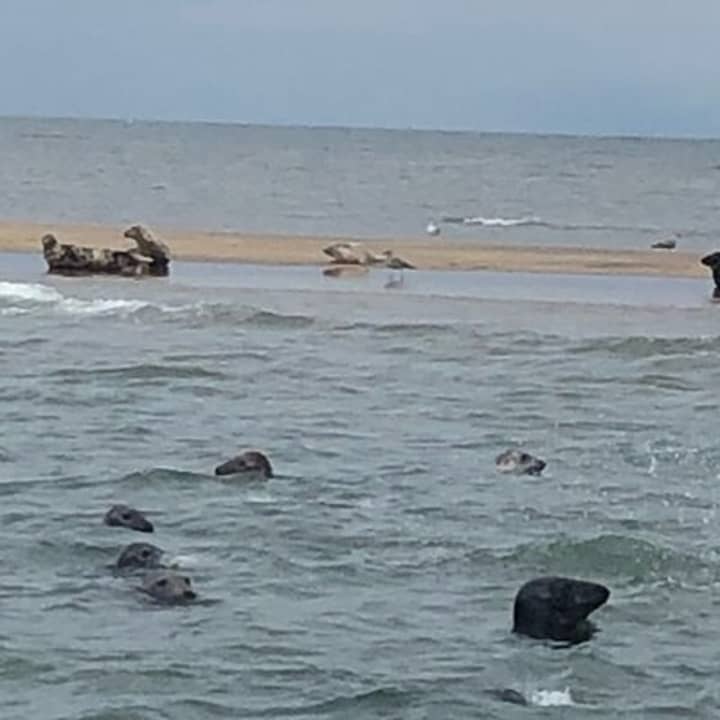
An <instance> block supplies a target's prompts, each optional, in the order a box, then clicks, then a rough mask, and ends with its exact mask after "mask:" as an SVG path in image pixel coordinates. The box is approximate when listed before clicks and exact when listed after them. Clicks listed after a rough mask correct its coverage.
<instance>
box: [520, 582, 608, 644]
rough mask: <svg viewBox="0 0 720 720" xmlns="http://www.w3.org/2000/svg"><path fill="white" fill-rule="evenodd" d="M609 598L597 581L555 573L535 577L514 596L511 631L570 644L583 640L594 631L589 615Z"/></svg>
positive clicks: (589, 636) (605, 589)
mask: <svg viewBox="0 0 720 720" xmlns="http://www.w3.org/2000/svg"><path fill="white" fill-rule="evenodd" d="M609 597H610V590H608V588H606V587H605V586H604V585H600V584H599V583H595V582H587V581H586V580H575V579H573V578H567V577H557V576H548V577H540V578H535V579H534V580H530V581H529V582H527V583H525V584H524V585H523V586H522V587H521V588H520V590H519V591H518V593H517V595H516V596H515V602H514V604H513V632H514V633H518V634H520V635H527V636H529V637H531V638H536V639H538V640H557V641H562V642H566V643H569V644H570V645H574V644H577V643H581V642H585V641H586V640H589V639H590V638H591V637H592V636H593V635H594V633H595V631H596V627H595V625H594V624H593V623H591V622H590V621H589V620H588V619H587V618H588V615H590V613H591V612H593V611H594V610H597V609H598V608H599V607H600V606H601V605H604V604H605V603H606V602H607V600H608V598H609Z"/></svg>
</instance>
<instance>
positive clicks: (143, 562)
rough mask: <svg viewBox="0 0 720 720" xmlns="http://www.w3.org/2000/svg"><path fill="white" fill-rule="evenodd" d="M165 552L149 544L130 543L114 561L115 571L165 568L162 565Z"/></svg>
mask: <svg viewBox="0 0 720 720" xmlns="http://www.w3.org/2000/svg"><path fill="white" fill-rule="evenodd" d="M163 555H165V551H164V550H162V549H161V548H159V547H158V546H157V545H151V544H150V543H142V542H141V543H130V545H127V546H125V548H124V549H123V551H122V552H121V553H120V557H119V558H118V559H117V560H116V561H115V568H116V569H117V570H148V569H151V568H162V567H165V566H164V565H163V563H162V558H163Z"/></svg>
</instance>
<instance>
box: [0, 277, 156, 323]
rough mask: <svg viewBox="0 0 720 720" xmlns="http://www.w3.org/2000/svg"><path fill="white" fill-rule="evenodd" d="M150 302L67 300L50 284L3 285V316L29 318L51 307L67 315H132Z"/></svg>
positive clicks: (0, 297) (0, 284) (0, 305)
mask: <svg viewBox="0 0 720 720" xmlns="http://www.w3.org/2000/svg"><path fill="white" fill-rule="evenodd" d="M149 305H150V303H147V302H143V301H142V300H123V299H103V298H99V299H97V300H81V299H79V298H67V297H65V296H64V295H63V294H62V293H60V292H58V291H57V290H56V289H55V288H53V287H50V286H49V285H42V284H40V283H14V282H0V315H29V314H31V313H33V312H36V311H37V310H39V309H41V308H43V307H45V308H48V307H51V308H52V309H56V310H58V311H60V312H63V313H66V314H68V315H108V314H115V313H133V312H137V311H138V310H141V309H143V308H145V307H149Z"/></svg>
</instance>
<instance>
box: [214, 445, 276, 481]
mask: <svg viewBox="0 0 720 720" xmlns="http://www.w3.org/2000/svg"><path fill="white" fill-rule="evenodd" d="M215 474H216V475H244V476H245V477H246V478H247V479H250V480H268V479H269V478H271V477H273V476H274V473H273V468H272V465H271V464H270V461H269V460H268V458H267V455H265V453H262V452H260V451H259V450H248V451H247V452H244V453H242V454H241V455H237V456H236V457H234V458H232V459H231V460H228V461H226V462H224V463H222V464H221V465H218V466H217V467H216V468H215Z"/></svg>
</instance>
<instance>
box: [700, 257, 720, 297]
mask: <svg viewBox="0 0 720 720" xmlns="http://www.w3.org/2000/svg"><path fill="white" fill-rule="evenodd" d="M700 262H701V263H702V264H703V265H705V267H708V268H710V271H711V272H712V276H713V282H714V283H715V288H714V289H713V298H714V299H716V300H717V299H719V298H720V252H714V253H710V254H709V255H705V257H703V258H701V260H700Z"/></svg>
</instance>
